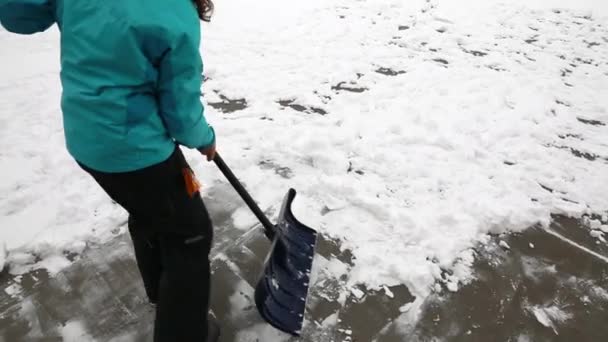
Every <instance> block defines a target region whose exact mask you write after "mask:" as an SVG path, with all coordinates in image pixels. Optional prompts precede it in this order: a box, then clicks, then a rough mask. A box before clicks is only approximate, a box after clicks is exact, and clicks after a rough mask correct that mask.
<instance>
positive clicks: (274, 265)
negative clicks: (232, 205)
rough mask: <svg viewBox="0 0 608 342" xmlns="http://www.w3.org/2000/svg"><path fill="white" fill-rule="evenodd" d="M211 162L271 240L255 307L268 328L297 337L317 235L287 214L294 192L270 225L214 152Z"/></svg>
mask: <svg viewBox="0 0 608 342" xmlns="http://www.w3.org/2000/svg"><path fill="white" fill-rule="evenodd" d="M213 160H214V161H215V164H216V165H217V166H218V167H219V169H220V170H221V171H222V173H223V174H224V176H226V178H227V179H228V181H229V182H230V184H232V186H233V187H234V189H235V190H236V191H237V192H238V193H239V195H241V197H242V198H243V200H244V201H245V203H247V205H248V206H249V209H251V211H253V213H254V214H255V216H256V217H257V218H258V220H260V222H261V223H262V225H263V226H264V233H265V234H266V237H268V239H270V241H272V245H271V249H270V253H269V254H268V256H267V257H266V260H265V262H264V271H263V273H262V275H261V276H260V280H259V281H258V284H257V286H256V289H255V304H256V307H257V308H258V311H259V312H260V315H261V316H262V318H264V320H266V321H267V322H268V323H270V325H272V326H273V327H275V328H277V329H279V330H281V331H283V332H286V333H288V334H291V335H294V336H299V335H300V333H301V331H302V324H303V321H304V311H305V309H306V298H307V296H308V288H309V283H310V272H311V268H312V261H313V257H314V254H315V245H316V243H317V232H316V231H315V230H314V229H312V228H309V227H307V226H305V225H304V224H302V223H300V222H299V221H298V220H297V219H296V218H295V217H294V215H293V213H292V211H291V204H292V203H293V200H294V198H295V196H296V191H295V190H294V189H290V190H289V191H288V192H287V195H286V196H285V200H284V201H283V206H282V208H281V212H280V214H279V218H278V223H277V224H276V225H273V224H272V223H270V220H268V218H267V217H266V215H265V214H264V213H263V212H262V210H261V209H260V207H258V205H257V204H256V203H255V201H254V200H253V199H252V198H251V196H250V195H249V193H247V191H246V190H245V188H244V187H243V185H241V183H240V182H239V180H238V179H237V178H236V176H235V175H234V174H233V173H232V171H231V170H230V168H228V166H227V165H226V163H224V160H223V159H222V158H221V157H220V155H219V154H217V153H216V155H215V158H214V159H213Z"/></svg>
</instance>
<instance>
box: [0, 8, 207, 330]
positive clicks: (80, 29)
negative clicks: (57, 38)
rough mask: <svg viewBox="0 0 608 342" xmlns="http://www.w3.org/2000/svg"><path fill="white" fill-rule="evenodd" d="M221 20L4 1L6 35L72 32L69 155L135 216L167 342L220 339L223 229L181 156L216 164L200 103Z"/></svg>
mask: <svg viewBox="0 0 608 342" xmlns="http://www.w3.org/2000/svg"><path fill="white" fill-rule="evenodd" d="M211 11H212V3H211V2H210V1H209V0H195V1H194V2H193V1H192V0H173V1H167V0H129V1H106V0H86V1H83V0H0V23H1V24H2V26H3V27H4V28H5V29H6V30H8V31H10V32H14V33H18V34H33V33H37V32H42V31H45V30H47V29H48V28H50V27H51V26H53V25H54V24H57V27H58V28H59V30H60V32H61V83H62V86H63V94H62V100H61V108H62V111H63V120H64V130H65V138H66V144H67V148H68V151H69V152H70V154H71V155H72V156H73V157H74V159H75V160H76V161H77V162H78V164H79V165H80V166H81V167H82V168H83V169H84V170H85V171H87V172H88V173H89V174H91V175H92V176H93V178H94V179H95V180H96V181H97V182H98V183H99V184H100V185H101V187H102V188H103V189H104V190H105V191H106V192H107V193H108V194H109V196H110V197H111V198H112V199H113V200H114V201H116V202H117V203H119V204H120V205H121V206H123V207H124V208H125V209H126V210H127V211H128V213H129V231H130V233H131V237H132V240H133V245H134V249H135V255H136V260H137V264H138V267H139V269H140V272H141V275H142V278H143V283H144V288H145V290H146V293H147V295H148V297H149V299H150V301H151V302H152V303H155V304H156V318H155V329H154V341H156V342H163V341H171V342H177V341H179V342H190V341H197V342H199V341H200V342H202V341H207V340H209V341H212V340H214V339H215V338H217V336H216V335H217V334H218V332H217V331H216V332H211V331H212V330H214V329H212V328H213V327H211V326H209V329H208V324H207V315H208V303H209V250H210V247H211V241H212V238H213V229H212V224H211V220H210V218H209V215H208V213H207V210H206V208H205V205H204V203H203V202H202V199H201V198H200V195H199V194H198V184H197V182H196V179H195V178H194V176H193V173H192V171H191V169H190V168H189V166H188V164H187V163H186V161H185V158H184V157H183V155H182V152H181V150H180V148H179V145H182V146H185V147H188V148H193V149H198V150H199V151H200V152H201V153H202V154H204V155H205V156H206V157H207V159H208V160H212V159H213V158H214V155H215V133H214V131H213V129H212V128H211V127H210V126H209V125H208V124H207V121H206V120H205V117H204V108H203V105H202V103H201V100H200V95H201V91H200V88H201V82H202V69H203V64H202V60H201V56H200V50H199V44H200V39H201V31H200V19H202V20H206V21H208V20H209V15H210V13H211ZM32 101H35V99H32ZM215 330H217V329H215ZM208 335H209V336H208Z"/></svg>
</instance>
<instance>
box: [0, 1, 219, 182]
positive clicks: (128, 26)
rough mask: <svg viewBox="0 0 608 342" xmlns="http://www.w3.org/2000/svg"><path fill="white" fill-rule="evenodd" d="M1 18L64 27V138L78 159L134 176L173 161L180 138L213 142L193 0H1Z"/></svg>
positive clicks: (11, 23)
mask: <svg viewBox="0 0 608 342" xmlns="http://www.w3.org/2000/svg"><path fill="white" fill-rule="evenodd" d="M0 22H1V23H2V26H4V28H6V29H7V30H8V31H11V32H14V33H20V34H32V33H36V32H42V31H45V30H46V29H48V28H49V27H51V26H52V25H53V24H55V23H56V24H57V26H58V28H59V30H60V31H61V83H62V86H63V95H62V100H61V107H62V111H63V118H64V129H65V136H66V142H67V147H68V150H69V152H70V153H71V154H72V156H73V157H74V158H75V159H76V160H77V161H79V162H80V163H82V164H84V165H86V166H88V167H89V168H91V169H94V170H97V171H102V172H128V171H134V170H138V169H142V168H145V167H148V166H151V165H153V164H156V163H159V162H161V161H163V160H165V159H167V158H168V157H169V156H170V154H171V153H172V152H173V150H174V149H175V144H176V143H177V144H181V145H184V146H187V147H190V148H205V147H208V146H211V145H212V144H214V142H215V135H214V133H213V130H212V129H211V127H209V125H208V124H207V121H206V120H205V117H204V115H203V105H202V103H201V99H200V94H201V91H200V88H201V82H202V68H203V64H202V60H201V56H200V50H199V44H200V35H201V33H200V21H199V19H198V15H197V12H196V9H195V6H194V4H193V2H192V1H191V0H128V1H127V0H0ZM35 100H36V99H32V101H35Z"/></svg>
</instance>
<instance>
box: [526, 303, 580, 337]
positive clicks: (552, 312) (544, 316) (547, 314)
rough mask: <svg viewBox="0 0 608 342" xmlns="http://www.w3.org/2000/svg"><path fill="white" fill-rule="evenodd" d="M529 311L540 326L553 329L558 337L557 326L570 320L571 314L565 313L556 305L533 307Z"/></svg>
mask: <svg viewBox="0 0 608 342" xmlns="http://www.w3.org/2000/svg"><path fill="white" fill-rule="evenodd" d="M529 310H531V312H532V313H533V314H534V317H536V319H537V320H538V322H539V323H540V324H542V325H544V326H545V327H547V328H551V329H553V331H554V332H555V334H556V335H559V333H558V331H557V328H558V326H559V324H560V323H563V322H565V321H567V320H569V319H570V318H572V315H571V314H569V313H567V312H565V311H564V310H562V309H561V308H560V307H558V306H557V305H552V306H534V307H532V308H529Z"/></svg>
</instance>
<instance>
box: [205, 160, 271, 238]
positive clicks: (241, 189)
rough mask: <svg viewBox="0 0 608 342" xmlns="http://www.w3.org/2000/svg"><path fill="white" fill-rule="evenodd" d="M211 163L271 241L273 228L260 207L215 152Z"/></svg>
mask: <svg viewBox="0 0 608 342" xmlns="http://www.w3.org/2000/svg"><path fill="white" fill-rule="evenodd" d="M213 161H214V162H215V165H217V167H218V168H219V169H220V171H222V173H223V174H224V176H225V177H226V178H227V179H228V181H229V182H230V184H232V187H234V190H236V192H238V193H239V195H241V198H242V199H243V201H245V203H247V206H248V207H249V209H251V211H253V213H254V214H255V216H256V217H257V218H258V220H260V223H262V225H263V226H264V230H265V232H266V236H267V237H268V238H269V239H272V238H273V237H274V233H275V227H274V225H273V224H272V223H271V222H270V220H269V219H268V217H266V215H265V214H264V212H263V211H262V210H261V209H260V207H259V206H258V205H257V203H255V201H254V200H253V198H251V196H250V195H249V193H248V192H247V190H245V187H244V186H243V185H242V184H241V182H239V179H238V178H236V176H235V175H234V173H232V170H230V168H229V167H228V165H226V163H225V162H224V159H222V157H220V155H219V153H217V152H216V153H215V157H214V158H213Z"/></svg>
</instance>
